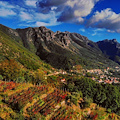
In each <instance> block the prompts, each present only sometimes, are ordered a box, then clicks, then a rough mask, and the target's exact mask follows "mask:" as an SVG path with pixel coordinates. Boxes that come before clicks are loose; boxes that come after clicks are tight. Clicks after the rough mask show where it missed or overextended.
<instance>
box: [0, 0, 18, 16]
mask: <svg viewBox="0 0 120 120" xmlns="http://www.w3.org/2000/svg"><path fill="white" fill-rule="evenodd" d="M13 8H15V7H14V6H12V5H10V4H9V3H7V2H3V1H0V17H7V16H14V15H16V13H15V12H14V11H13Z"/></svg>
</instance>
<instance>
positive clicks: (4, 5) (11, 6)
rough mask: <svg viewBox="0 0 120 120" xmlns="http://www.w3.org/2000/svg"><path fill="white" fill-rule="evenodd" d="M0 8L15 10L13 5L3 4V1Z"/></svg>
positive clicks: (0, 2)
mask: <svg viewBox="0 0 120 120" xmlns="http://www.w3.org/2000/svg"><path fill="white" fill-rule="evenodd" d="M0 7H2V8H6V9H11V8H15V7H14V6H13V5H10V4H9V3H8V2H5V1H0Z"/></svg>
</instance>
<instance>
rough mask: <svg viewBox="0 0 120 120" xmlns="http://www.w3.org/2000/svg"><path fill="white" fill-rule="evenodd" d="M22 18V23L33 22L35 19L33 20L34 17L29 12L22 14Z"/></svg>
mask: <svg viewBox="0 0 120 120" xmlns="http://www.w3.org/2000/svg"><path fill="white" fill-rule="evenodd" d="M19 16H20V18H21V20H22V21H27V20H32V19H34V18H33V16H32V15H31V14H29V13H27V12H23V11H22V12H20V15H19Z"/></svg>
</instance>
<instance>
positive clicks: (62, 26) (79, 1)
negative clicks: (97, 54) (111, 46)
mask: <svg viewBox="0 0 120 120" xmlns="http://www.w3.org/2000/svg"><path fill="white" fill-rule="evenodd" d="M119 5H120V0H0V24H3V25H5V26H8V27H10V28H13V29H16V28H26V27H40V26H46V27H47V28H49V29H51V30H52V31H54V32H56V31H61V32H64V31H69V32H76V33H79V34H81V35H83V36H86V37H88V39H89V40H92V41H95V42H96V41H100V40H104V39H117V41H118V42H120V8H119Z"/></svg>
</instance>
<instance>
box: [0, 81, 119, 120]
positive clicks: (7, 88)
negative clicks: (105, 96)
mask: <svg viewBox="0 0 120 120" xmlns="http://www.w3.org/2000/svg"><path fill="white" fill-rule="evenodd" d="M70 95H71V94H70V93H69V92H68V91H63V90H61V89H57V88H55V87H53V86H50V85H49V84H47V86H46V85H37V86H36V85H32V84H30V83H15V82H3V81H0V119H2V120H13V119H18V120H23V119H42V120H73V119H75V120H88V119H94V120H99V119H100V120H111V119H115V120H119V119H120V117H119V116H117V115H115V114H114V113H112V114H111V113H107V112H106V109H104V108H102V107H99V106H97V105H96V104H93V103H91V104H90V106H89V107H87V106H86V107H84V108H82V109H80V108H79V104H81V103H82V98H81V97H80V98H79V104H78V103H77V104H76V105H75V104H73V102H70V101H69V99H68V97H69V96H70ZM77 102H78V101H77ZM3 106H4V107H3Z"/></svg>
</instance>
